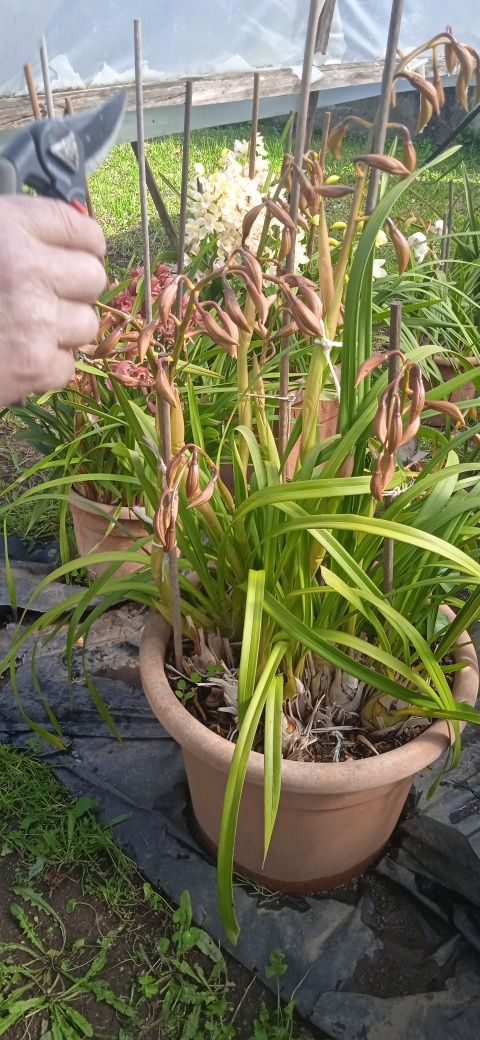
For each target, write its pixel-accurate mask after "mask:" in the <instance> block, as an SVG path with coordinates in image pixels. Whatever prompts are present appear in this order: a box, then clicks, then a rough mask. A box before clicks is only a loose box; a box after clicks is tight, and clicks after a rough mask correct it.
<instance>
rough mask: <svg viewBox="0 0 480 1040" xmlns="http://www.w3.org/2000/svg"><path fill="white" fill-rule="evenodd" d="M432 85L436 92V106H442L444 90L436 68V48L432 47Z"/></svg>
mask: <svg viewBox="0 0 480 1040" xmlns="http://www.w3.org/2000/svg"><path fill="white" fill-rule="evenodd" d="M432 64H433V85H434V87H435V90H436V92H437V97H438V106H439V108H443V106H444V104H445V91H444V89H443V83H442V77H441V75H440V72H439V70H438V60H437V48H436V47H432Z"/></svg>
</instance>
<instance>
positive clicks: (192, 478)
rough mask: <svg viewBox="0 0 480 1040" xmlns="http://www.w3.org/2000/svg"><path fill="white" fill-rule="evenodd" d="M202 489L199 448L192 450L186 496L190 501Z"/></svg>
mask: <svg viewBox="0 0 480 1040" xmlns="http://www.w3.org/2000/svg"><path fill="white" fill-rule="evenodd" d="M199 487H200V468H199V465H198V448H196V447H194V448H192V457H191V459H190V462H189V464H188V471H187V479H186V481H185V494H186V496H187V498H188V499H189V501H190V500H191V499H193V498H194V497H195V495H196V494H197V491H198V489H199Z"/></svg>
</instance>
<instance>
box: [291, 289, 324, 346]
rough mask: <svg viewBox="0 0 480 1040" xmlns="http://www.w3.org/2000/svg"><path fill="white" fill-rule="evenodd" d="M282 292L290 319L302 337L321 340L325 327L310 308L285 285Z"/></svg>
mask: <svg viewBox="0 0 480 1040" xmlns="http://www.w3.org/2000/svg"><path fill="white" fill-rule="evenodd" d="M283 292H284V294H285V296H286V299H287V302H288V307H289V310H290V311H291V314H292V318H293V319H294V321H295V322H296V324H297V326H298V329H299V331H300V332H301V333H302V335H303V336H315V337H316V338H317V339H322V337H323V336H324V335H325V326H324V324H323V321H322V320H321V318H319V317H318V316H317V314H315V313H314V311H312V310H310V307H308V306H307V304H306V303H304V302H303V300H302V299H300V297H299V296H295V295H294V293H293V292H292V291H291V289H289V288H288V286H287V285H284V286H283Z"/></svg>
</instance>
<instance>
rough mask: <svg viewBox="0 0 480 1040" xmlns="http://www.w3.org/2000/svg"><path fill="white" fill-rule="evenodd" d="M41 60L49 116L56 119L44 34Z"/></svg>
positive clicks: (41, 43) (41, 45)
mask: <svg viewBox="0 0 480 1040" xmlns="http://www.w3.org/2000/svg"><path fill="white" fill-rule="evenodd" d="M40 62H41V65H42V76H43V88H44V91H45V104H46V106H47V116H48V118H49V119H55V106H54V104H53V94H52V84H51V82H50V70H49V68H48V51H47V41H46V39H45V37H44V36H42V39H41V41H40Z"/></svg>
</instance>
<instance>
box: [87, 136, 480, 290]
mask: <svg viewBox="0 0 480 1040" xmlns="http://www.w3.org/2000/svg"><path fill="white" fill-rule="evenodd" d="M260 130H261V132H262V133H263V135H264V141H265V145H266V148H267V151H268V156H269V159H270V161H271V163H272V164H273V167H274V169H275V171H276V172H277V173H278V172H279V171H280V167H281V162H282V155H283V149H282V143H281V129H280V128H279V127H278V125H277V124H276V123H275V122H273V121H272V120H265V121H264V122H263V123H261V124H260ZM249 132H250V131H249V125H248V124H240V125H236V126H224V127H218V128H215V129H209V130H196V131H194V132H193V133H192V136H191V146H190V166H191V174H192V175H193V168H194V164H195V163H196V162H202V163H203V165H204V167H205V170H206V172H207V173H209V172H211V171H212V170H213V169H214V168H215V166H216V165H217V163H218V160H219V157H220V155H221V152H222V150H223V149H224V148H231V147H232V146H233V142H234V141H235V138H240V139H248V137H249ZM312 143H313V146H314V147H317V148H318V146H319V143H320V140H319V136H318V134H317V135H315V136H314V139H313V142H312ZM364 143H365V142H364V138H354V137H353V138H352V137H350V138H347V140H346V142H345V146H344V149H343V154H342V159H341V160H340V161H338V162H337V161H335V160H333V159H330V160H329V162H328V164H327V171H328V173H329V174H330V173H334V174H339V175H340V178H341V179H342V180H345V179H347V181H348V182H350V181H351V179H352V159H353V158H354V157H355V155H358V154H359V152H361V151H362V150H363V149H364ZM431 151H432V145H430V144H429V142H427V141H421V142H420V145H419V147H418V156H419V163H421V162H423V161H425V160H426V159H427V158H428V155H429V154H430V152H431ZM146 152H147V158H148V161H149V163H150V165H151V167H152V170H153V172H154V175H155V177H156V180H157V183H158V186H159V188H160V190H161V192H162V194H163V196H164V200H165V203H166V205H167V208H168V210H169V212H170V215H171V217H172V218H173V221H174V223H175V222H176V221H177V219H178V208H179V194H178V193H179V189H180V180H181V157H182V142H181V137H180V136H179V135H173V136H171V137H165V138H162V139H160V140H158V141H150V142H148V143H147V146H146ZM462 157H463V159H464V161H465V164H466V167H467V171H468V173H469V176H470V177H471V179H472V181H473V183H474V184H475V185H478V187H479V197H480V145H479V144H478V143H476V141H475V139H474V138H471V139H470V138H467V139H466V140H465V143H464V147H463V150H462ZM452 176H453V180H454V183H455V184H458V186H459V188H460V185H461V171H460V169H459V168H458V167H457V168H456V169H455V170H454V171H453V174H452ZM90 188H91V192H92V198H93V204H94V208H95V213H96V216H97V217H98V219H99V221H100V223H101V224H102V226H103V229H104V231H105V234H106V236H107V240H108V244H109V256H110V262H111V265H112V269H113V271H115V272H117V271H118V270H119V269H122V268H123V269H124V268H125V267H126V266H127V265H128V264H129V263H130V262H133V263H138V262H140V261H141V233H140V204H139V196H138V175H137V165H136V159H135V156H134V154H133V151H132V149H131V147H130V145H127V144H125V145H118V146H117V147H115V148H114V149H113V150H112V151H111V153H110V155H109V156H108V159H107V160H106V162H105V163H104V164H103V166H102V167H101V168H100V169H99V170H98V171H97V172H96V173H95V174H93V176H92V177H91V178H90ZM459 195H460V192H459ZM447 197H448V178H447V177H446V176H445V171H443V172H442V173H441V174H438V173H437V172H435V173H434V174H432V173H426V174H425V175H424V176H423V177H422V179H421V180H420V181H419V182H417V185H416V186H415V188H414V189H413V190H412V191H411V192H409V194H408V195H407V196H405V209H407V210H413V211H414V212H416V213H421V214H422V215H423V216H424V217H427V218H429V219H432V220H435V219H436V218H437V217H443V215H444V213H445V210H446V206H447ZM347 206H348V203H345V202H344V201H343V200H340V201H339V202H338V203H337V204H336V208H337V210H338V215H337V219H342V218H343V215H344V212H345V210H346V208H347ZM329 211H330V212H332V209H330V208H329ZM456 212H457V213H458V212H459V210H458V208H457V209H456ZM149 213H150V221H151V235H152V253H153V254H154V255H158V256H160V255H161V256H165V257H166V258H167V259H169V258H171V256H172V254H171V250H170V246H169V244H168V241H167V240H166V238H165V234H164V232H163V228H162V226H161V224H160V221H159V219H158V217H157V213H156V210H155V208H154V206H153V203H152V201H151V199H150V200H149Z"/></svg>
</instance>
